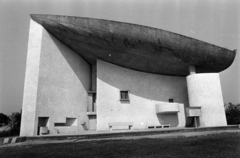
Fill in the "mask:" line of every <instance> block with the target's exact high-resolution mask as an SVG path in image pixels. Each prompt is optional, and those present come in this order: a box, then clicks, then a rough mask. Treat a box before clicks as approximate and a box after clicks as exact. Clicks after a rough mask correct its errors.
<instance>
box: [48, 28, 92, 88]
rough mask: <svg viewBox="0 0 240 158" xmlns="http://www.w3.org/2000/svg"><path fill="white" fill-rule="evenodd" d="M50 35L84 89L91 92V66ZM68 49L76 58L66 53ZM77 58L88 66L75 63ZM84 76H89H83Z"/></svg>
mask: <svg viewBox="0 0 240 158" xmlns="http://www.w3.org/2000/svg"><path fill="white" fill-rule="evenodd" d="M48 34H49V36H50V37H51V39H52V41H53V42H54V43H55V45H56V46H57V48H58V50H59V51H60V52H61V54H62V55H63V56H64V58H65V60H66V61H67V62H68V64H69V66H70V67H71V68H72V70H73V71H74V73H75V74H76V76H77V77H78V79H79V80H80V81H81V83H82V85H83V87H84V89H85V90H86V91H89V90H90V84H89V81H90V76H91V67H90V65H89V64H88V63H87V62H86V61H85V60H84V59H83V58H82V57H80V56H79V55H78V54H77V53H75V52H74V51H72V50H71V49H70V48H68V47H67V46H66V47H65V46H64V44H62V43H60V42H59V41H60V40H59V41H58V39H56V38H55V37H54V36H53V35H51V34H50V33H48ZM66 49H69V50H71V51H72V56H75V58H72V57H70V56H69V55H68V53H67V51H65V50H66ZM76 58H78V60H82V62H85V63H86V64H81V65H80V64H79V62H75V60H76ZM85 65H88V66H85ZM82 74H89V75H82Z"/></svg>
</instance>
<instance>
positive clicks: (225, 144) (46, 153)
mask: <svg viewBox="0 0 240 158" xmlns="http://www.w3.org/2000/svg"><path fill="white" fill-rule="evenodd" d="M0 157H1V158H5V157H6V158H11V157H22V158H28V157H29V158H38V157H46V158H49V157H80V158H82V157H104V158H106V157H117V158H118V157H119V158H120V157H121V158H122V157H144V158H145V157H147V158H150V157H158V158H162V157H163V158H164V157H171V158H172V157H177V158H187V157H194V158H208V157H218V158H219V157H220V158H221V157H224V158H226V157H228V158H231V157H233V158H238V157H240V133H222V134H216V135H209V136H198V137H188V138H171V139H138V140H102V141H89V142H79V143H61V144H42V145H28V146H15V147H7V148H0Z"/></svg>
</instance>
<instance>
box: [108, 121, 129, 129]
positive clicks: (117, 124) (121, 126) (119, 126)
mask: <svg viewBox="0 0 240 158" xmlns="http://www.w3.org/2000/svg"><path fill="white" fill-rule="evenodd" d="M108 126H109V129H110V131H112V130H113V129H130V130H131V128H132V126H133V123H132V122H109V123H108Z"/></svg>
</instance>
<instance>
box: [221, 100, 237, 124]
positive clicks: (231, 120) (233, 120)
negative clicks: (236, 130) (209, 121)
mask: <svg viewBox="0 0 240 158" xmlns="http://www.w3.org/2000/svg"><path fill="white" fill-rule="evenodd" d="M224 107H225V112H226V118H227V124H228V125H236V124H240V104H236V105H234V104H232V103H228V104H225V105H224Z"/></svg>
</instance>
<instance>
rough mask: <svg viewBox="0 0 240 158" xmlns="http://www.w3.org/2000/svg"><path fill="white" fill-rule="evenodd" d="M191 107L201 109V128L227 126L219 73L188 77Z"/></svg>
mask: <svg viewBox="0 0 240 158" xmlns="http://www.w3.org/2000/svg"><path fill="white" fill-rule="evenodd" d="M187 88H188V98H189V106H190V107H201V112H202V116H200V117H199V122H200V127H210V126H226V125H227V122H226V115H225V110H224V103H223V97H222V90H221V84H220V78H219V74H218V73H202V74H192V75H189V76H187Z"/></svg>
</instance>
